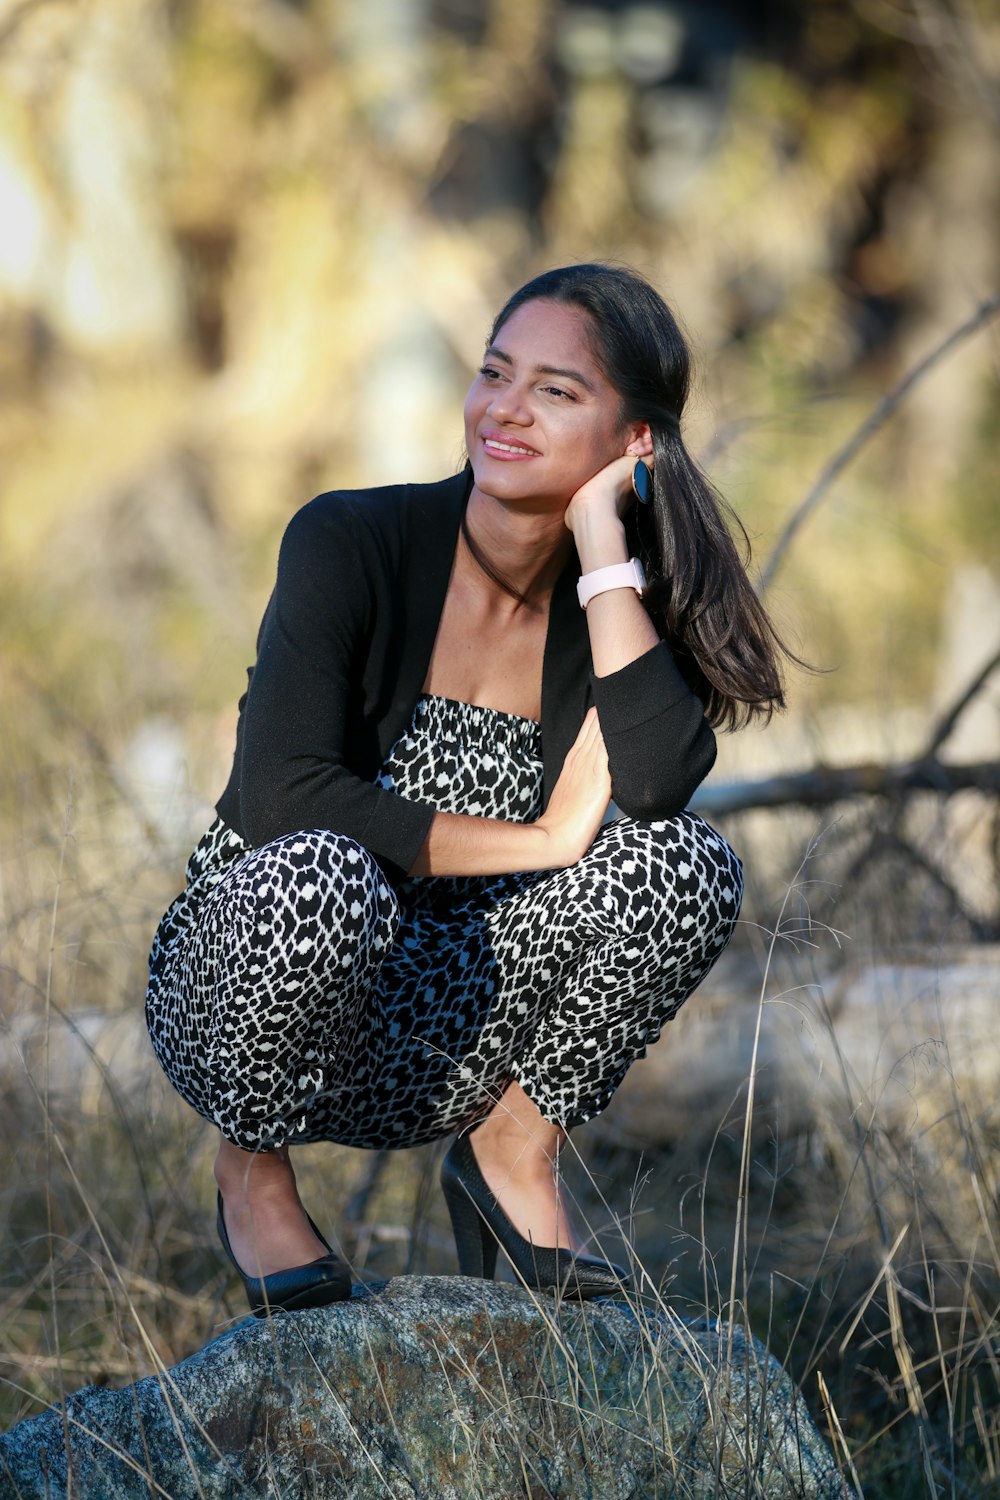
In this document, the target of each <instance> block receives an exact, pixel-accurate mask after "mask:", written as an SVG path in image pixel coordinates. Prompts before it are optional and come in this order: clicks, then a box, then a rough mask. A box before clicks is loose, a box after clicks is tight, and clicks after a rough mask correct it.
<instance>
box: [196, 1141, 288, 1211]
mask: <svg viewBox="0 0 1000 1500" xmlns="http://www.w3.org/2000/svg"><path fill="white" fill-rule="evenodd" d="M213 1174H214V1176H215V1182H216V1186H217V1187H218V1189H219V1192H220V1193H221V1194H222V1198H223V1201H224V1202H226V1201H228V1200H229V1199H232V1198H238V1197H249V1196H250V1194H251V1192H252V1193H253V1195H254V1196H255V1197H257V1196H262V1195H267V1194H270V1193H273V1192H275V1191H277V1192H282V1191H284V1192H287V1191H288V1189H289V1187H291V1188H292V1189H293V1190H294V1186H295V1173H294V1171H293V1170H292V1164H291V1162H290V1161H289V1159H288V1152H287V1150H285V1149H284V1148H282V1149H281V1150H279V1151H243V1150H241V1148H240V1147H239V1146H234V1145H233V1143H232V1142H231V1141H226V1140H223V1141H222V1142H221V1144H220V1146H219V1151H218V1154H217V1156H216V1158H215V1165H214V1168H213Z"/></svg>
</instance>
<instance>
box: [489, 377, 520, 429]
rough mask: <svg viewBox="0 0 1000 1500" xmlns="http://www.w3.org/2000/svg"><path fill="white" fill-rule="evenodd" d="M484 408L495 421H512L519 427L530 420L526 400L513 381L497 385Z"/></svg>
mask: <svg viewBox="0 0 1000 1500" xmlns="http://www.w3.org/2000/svg"><path fill="white" fill-rule="evenodd" d="M486 410H487V411H488V412H489V414H490V416H491V417H492V418H493V420H494V421H495V422H514V423H516V424H517V425H518V426H520V427H526V426H527V425H528V423H529V422H530V421H531V413H530V411H529V410H528V406H527V402H526V401H525V399H524V395H523V393H522V392H521V390H520V388H519V386H518V385H517V384H516V383H515V382H514V381H511V383H510V384H509V385H504V386H498V387H497V389H496V390H495V391H494V392H493V394H492V396H491V398H490V404H489V406H488V407H487V408H486Z"/></svg>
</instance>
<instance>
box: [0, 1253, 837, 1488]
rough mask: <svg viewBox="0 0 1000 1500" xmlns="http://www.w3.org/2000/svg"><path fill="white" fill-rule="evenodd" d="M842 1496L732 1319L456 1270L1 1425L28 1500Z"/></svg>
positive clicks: (219, 1343) (263, 1330) (783, 1384)
mask: <svg viewBox="0 0 1000 1500" xmlns="http://www.w3.org/2000/svg"><path fill="white" fill-rule="evenodd" d="M195 1476H197V1477H195ZM150 1480H152V1481H153V1484H152V1485H151V1484H150ZM845 1493H846V1492H845V1491H844V1489H843V1487H842V1485H841V1482H840V1480H839V1478H838V1475H837V1469H836V1466H835V1464H834V1462H833V1460H832V1458H831V1456H830V1453H829V1450H828V1449H827V1447H826V1445H825V1444H824V1442H823V1440H822V1439H821V1438H820V1436H819V1434H818V1433H817V1431H816V1429H815V1427H814V1426H813V1424H812V1422H811V1420H810V1418H809V1416H808V1414H807V1412H806V1409H805V1406H804V1404H803V1401H802V1398H801V1396H800V1395H799V1394H798V1392H797V1391H796V1390H795V1387H794V1386H793V1385H792V1383H791V1382H790V1381H789V1380H788V1378H787V1376H785V1375H784V1374H782V1372H781V1369H780V1367H779V1366H778V1364H777V1363H776V1361H774V1360H773V1359H772V1358H771V1357H770V1356H769V1355H768V1354H767V1353H766V1351H765V1350H764V1349H763V1348H762V1346H761V1345H760V1344H758V1343H757V1342H756V1341H755V1340H753V1339H751V1338H748V1337H746V1336H745V1335H744V1334H743V1332H742V1330H740V1329H738V1328H733V1329H731V1330H730V1329H727V1328H726V1327H725V1326H724V1325H718V1324H709V1323H707V1322H704V1321H699V1322H696V1323H686V1322H683V1321H682V1320H680V1319H679V1318H676V1317H674V1316H673V1315H671V1314H669V1313H664V1312H662V1311H660V1312H653V1311H650V1310H648V1309H643V1308H642V1307H641V1306H639V1305H638V1304H637V1305H636V1306H634V1307H632V1306H630V1305H628V1304H627V1303H626V1302H624V1301H623V1300H603V1301H600V1302H592V1303H590V1304H587V1305H584V1306H579V1305H577V1304H573V1303H568V1302H564V1303H561V1304H558V1303H557V1302H556V1301H555V1300H554V1299H552V1298H551V1297H548V1296H544V1297H540V1298H535V1297H533V1296H532V1295H531V1294H529V1293H528V1292H525V1291H523V1290H522V1289H521V1288H519V1287H513V1286H506V1285H502V1284H498V1283H494V1282H484V1281H476V1280H465V1279H463V1278H460V1277H455V1278H447V1277H444V1278H442V1277H433V1278H432V1277H406V1278H399V1279H397V1280H394V1281H390V1282H388V1283H385V1284H383V1285H382V1286H381V1287H377V1288H360V1287H358V1288H355V1296H354V1299H353V1300H352V1301H351V1302H349V1303H342V1304H340V1305H339V1306H335V1307H331V1308H326V1309H322V1310H320V1309H317V1310H314V1311H308V1312H300V1313H294V1314H284V1315H282V1316H279V1317H277V1318H275V1319H274V1320H273V1322H272V1323H270V1324H269V1323H266V1322H257V1321H254V1320H252V1319H249V1320H247V1321H246V1322H244V1323H241V1324H239V1325H238V1326H237V1327H235V1328H233V1329H231V1330H230V1331H229V1332H227V1333H226V1334H224V1335H223V1336H222V1337H220V1338H217V1339H215V1340H214V1341H213V1342H212V1343H210V1344H208V1345H207V1346H206V1347H205V1348H204V1349H202V1350H200V1351H199V1353H197V1354H195V1355H193V1356H192V1357H191V1358H190V1359H187V1360H184V1361H183V1363H181V1364H179V1365H177V1366H176V1367H175V1368H174V1369H172V1370H170V1371H167V1372H165V1373H164V1374H162V1375H160V1376H152V1377H149V1378H147V1379H145V1380H141V1381H139V1382H138V1383H137V1384H136V1385H135V1386H130V1387H127V1388H126V1389H125V1390H123V1391H111V1390H106V1389H103V1388H99V1387H96V1386H90V1387H87V1388H86V1389H84V1390H82V1391H79V1392H78V1393H77V1394H76V1395H74V1396H71V1397H69V1398H68V1399H67V1400H66V1401H65V1402H64V1403H63V1405H62V1406H61V1407H58V1408H55V1409H54V1410H52V1411H50V1412H46V1413H45V1414H44V1415H42V1416H40V1417H35V1418H32V1419H30V1420H28V1421H24V1422H21V1423H19V1424H18V1425H17V1426H16V1427H14V1428H13V1429H12V1430H11V1431H10V1432H9V1433H7V1434H6V1435H5V1436H4V1437H2V1438H0V1495H2V1496H4V1497H6V1496H8V1495H9V1496H11V1497H14V1496H18V1497H23V1500H42V1497H43V1496H44V1497H49V1496H55V1495H58V1496H61V1497H75V1500H125V1497H128V1500H132V1497H140V1496H141V1497H142V1500H146V1497H147V1496H149V1495H151V1494H155V1495H159V1496H169V1497H172V1500H182V1497H185V1500H186V1497H188V1496H191V1497H194V1496H202V1497H204V1500H216V1497H223V1496H225V1497H230V1496H232V1497H236V1496H246V1495H253V1496H275V1497H282V1500H286V1497H287V1500H291V1497H293V1496H294V1497H301V1496H309V1497H311V1500H320V1497H322V1500H326V1497H337V1500H340V1497H344V1500H347V1497H350V1500H395V1497H406V1500H415V1497H422V1500H516V1497H518V1496H523V1497H537V1500H541V1497H546V1500H555V1497H562V1500H626V1497H640V1496H642V1497H655V1500H668V1497H676V1500H708V1497H709V1496H711V1497H734V1500H735V1497H737V1496H739V1497H740V1500H751V1497H760V1500H764V1497H766V1500H779V1497H780V1500H786V1497H787V1500H791V1497H793V1496H801V1497H807V1496H808V1497H814V1496H815V1497H822V1500H841V1497H842V1496H844V1495H845Z"/></svg>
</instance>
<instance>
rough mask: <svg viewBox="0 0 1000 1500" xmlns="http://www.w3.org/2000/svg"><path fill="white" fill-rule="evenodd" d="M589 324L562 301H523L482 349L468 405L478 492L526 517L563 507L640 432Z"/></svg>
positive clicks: (467, 421)
mask: <svg viewBox="0 0 1000 1500" xmlns="http://www.w3.org/2000/svg"><path fill="white" fill-rule="evenodd" d="M589 332H590V319H589V317H588V315H587V314H586V313H584V312H582V311H581V310H580V309H579V308H575V307H568V306H567V305H566V304H565V303H562V302H548V301H544V300H541V299H539V300H536V301H534V302H526V303H524V304H523V305H522V306H521V307H519V308H518V309H517V311H516V312H515V313H513V314H512V315H511V317H509V318H508V320H507V322H506V323H505V324H504V325H503V327H502V328H501V329H500V332H499V333H498V334H497V337H496V341H495V342H494V343H493V344H491V345H490V347H489V348H488V349H487V351H486V354H485V357H484V359H483V366H482V369H481V370H480V372H479V374H478V375H477V377H476V379H475V380H474V381H473V383H472V386H471V388H470V390H469V394H468V396H467V397H466V399H465V442H466V447H467V449H468V454H469V459H470V461H471V463H472V469H473V473H474V475H475V481H476V487H477V489H479V490H481V491H483V492H484V493H486V494H489V495H494V496H496V498H497V499H499V500H504V501H510V502H521V504H523V506H524V507H525V508H527V509H531V510H538V511H541V510H548V509H554V508H556V507H559V506H562V507H565V506H566V505H567V503H568V502H569V500H570V499H571V498H572V496H573V495H574V494H575V492H576V491H577V490H578V489H579V488H580V486H581V485H582V484H583V483H584V482H585V481H586V480H588V479H590V478H592V477H593V475H594V474H596V473H597V471H598V470H599V469H602V468H604V466H605V464H609V463H610V462H611V461H612V459H615V458H620V457H621V456H622V454H623V453H624V452H625V449H626V447H627V445H628V443H629V442H630V441H631V439H632V437H633V436H635V434H636V433H637V432H638V430H639V429H638V426H637V425H632V424H628V423H623V422H622V421H621V398H620V396H619V395H618V392H617V391H616V390H615V389H614V387H613V386H612V385H610V384H609V382H608V380H607V377H606V376H605V375H604V374H603V372H602V371H601V368H600V366H599V364H598V362H597V360H596V358H595V356H594V354H593V351H592V349H591V344H590V338H589Z"/></svg>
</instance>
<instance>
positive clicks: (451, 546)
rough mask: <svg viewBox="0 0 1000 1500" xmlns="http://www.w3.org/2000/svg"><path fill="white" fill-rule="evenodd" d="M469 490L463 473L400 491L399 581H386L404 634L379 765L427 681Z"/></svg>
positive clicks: (406, 723)
mask: <svg viewBox="0 0 1000 1500" xmlns="http://www.w3.org/2000/svg"><path fill="white" fill-rule="evenodd" d="M471 488H472V475H471V472H469V471H466V470H463V471H462V472H461V473H459V474H453V475H451V477H450V478H448V479H444V480H440V481H439V482H438V483H436V484H409V485H407V486H406V507H405V512H404V515H403V547H402V555H401V558H400V575H401V576H400V577H399V578H398V579H394V580H392V587H393V589H394V590H395V591H396V602H397V604H398V605H399V607H400V608H401V609H402V611H403V613H404V629H403V630H402V631H401V632H400V636H399V650H400V660H399V664H398V668H397V670H396V672H395V682H394V688H393V694H392V703H391V707H390V709H389V712H388V714H387V715H386V717H385V718H384V719H383V722H382V725H381V744H380V751H381V756H382V762H381V763H384V761H385V758H386V756H387V755H388V754H389V751H390V750H391V749H392V747H393V745H394V744H395V743H396V741H397V740H398V739H399V737H400V735H401V734H403V732H404V731H405V730H406V729H408V728H409V724H410V720H411V719H412V717H413V705H414V704H415V703H416V701H417V699H418V698H419V697H420V695H421V693H422V691H423V686H424V683H425V682H426V680H427V669H428V667H429V666H430V660H431V653H432V652H433V650H434V641H435V638H436V637H437V629H438V625H439V623H440V620H441V613H442V610H443V609H444V599H445V594H446V593H447V592H448V582H449V580H450V578H451V570H452V565H453V563H454V561H455V548H456V546H457V545H458V533H459V527H460V525H461V521H462V513H463V511H464V510H465V504H466V501H467V500H468V497H469V491H470V489H471ZM375 769H376V771H377V770H378V767H376V768H375Z"/></svg>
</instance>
